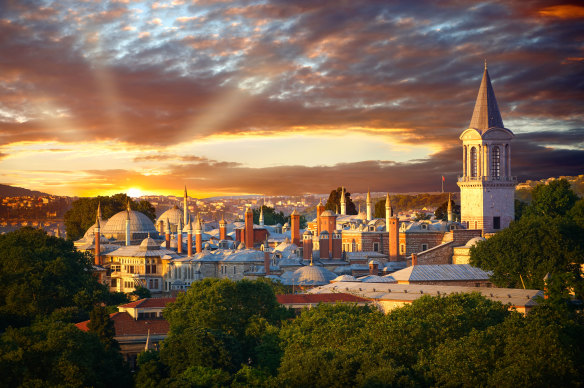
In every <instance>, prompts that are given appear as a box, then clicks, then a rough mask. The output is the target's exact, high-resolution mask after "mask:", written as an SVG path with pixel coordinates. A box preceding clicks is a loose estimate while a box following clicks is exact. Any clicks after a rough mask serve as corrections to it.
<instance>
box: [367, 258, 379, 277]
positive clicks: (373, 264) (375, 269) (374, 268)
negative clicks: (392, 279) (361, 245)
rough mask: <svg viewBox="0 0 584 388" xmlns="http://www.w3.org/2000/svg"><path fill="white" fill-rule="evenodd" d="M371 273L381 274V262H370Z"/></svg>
mask: <svg viewBox="0 0 584 388" xmlns="http://www.w3.org/2000/svg"><path fill="white" fill-rule="evenodd" d="M369 275H376V276H377V275H379V263H378V262H377V261H375V260H371V261H370V262H369Z"/></svg>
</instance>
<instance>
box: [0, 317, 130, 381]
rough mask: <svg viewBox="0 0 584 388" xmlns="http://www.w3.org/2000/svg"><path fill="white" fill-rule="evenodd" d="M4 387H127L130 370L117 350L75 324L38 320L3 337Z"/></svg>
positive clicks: (0, 360)
mask: <svg viewBox="0 0 584 388" xmlns="http://www.w3.org/2000/svg"><path fill="white" fill-rule="evenodd" d="M0 373H2V385H4V386H10V387H17V386H70V387H127V386H129V385H130V384H131V378H130V373H129V370H128V368H127V367H126V365H125V364H124V362H123V359H122V356H121V355H120V353H119V352H118V351H117V350H113V349H110V350H108V349H106V348H105V347H104V345H103V344H102V343H101V342H100V340H99V338H98V336H97V335H95V334H93V333H85V332H83V331H81V330H79V329H78V328H76V327H75V326H73V325H72V324H65V323H62V322H49V321H39V322H36V323H34V324H33V325H32V326H27V327H23V328H18V329H15V328H8V329H7V330H6V331H5V332H4V333H3V334H2V335H1V337H0Z"/></svg>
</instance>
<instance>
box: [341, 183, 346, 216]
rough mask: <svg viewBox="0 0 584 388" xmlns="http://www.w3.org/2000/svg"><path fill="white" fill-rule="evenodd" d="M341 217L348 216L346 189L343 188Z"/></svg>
mask: <svg viewBox="0 0 584 388" xmlns="http://www.w3.org/2000/svg"><path fill="white" fill-rule="evenodd" d="M341 215H342V216H344V215H347V200H346V199H345V188H344V187H341Z"/></svg>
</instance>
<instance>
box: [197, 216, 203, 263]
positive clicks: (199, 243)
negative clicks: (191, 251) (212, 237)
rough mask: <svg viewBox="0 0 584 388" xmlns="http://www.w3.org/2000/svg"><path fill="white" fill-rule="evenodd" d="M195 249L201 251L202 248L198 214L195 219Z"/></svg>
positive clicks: (201, 229)
mask: <svg viewBox="0 0 584 388" xmlns="http://www.w3.org/2000/svg"><path fill="white" fill-rule="evenodd" d="M195 250H196V251H197V253H201V251H202V250H203V227H202V225H201V218H199V214H197V220H196V221H195Z"/></svg>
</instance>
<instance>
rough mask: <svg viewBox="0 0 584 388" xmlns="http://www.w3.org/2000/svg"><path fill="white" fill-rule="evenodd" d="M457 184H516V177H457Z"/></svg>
mask: <svg viewBox="0 0 584 388" xmlns="http://www.w3.org/2000/svg"><path fill="white" fill-rule="evenodd" d="M458 181H459V182H486V181H489V182H493V181H500V182H517V177H516V176H499V177H488V176H459V177H458Z"/></svg>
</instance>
